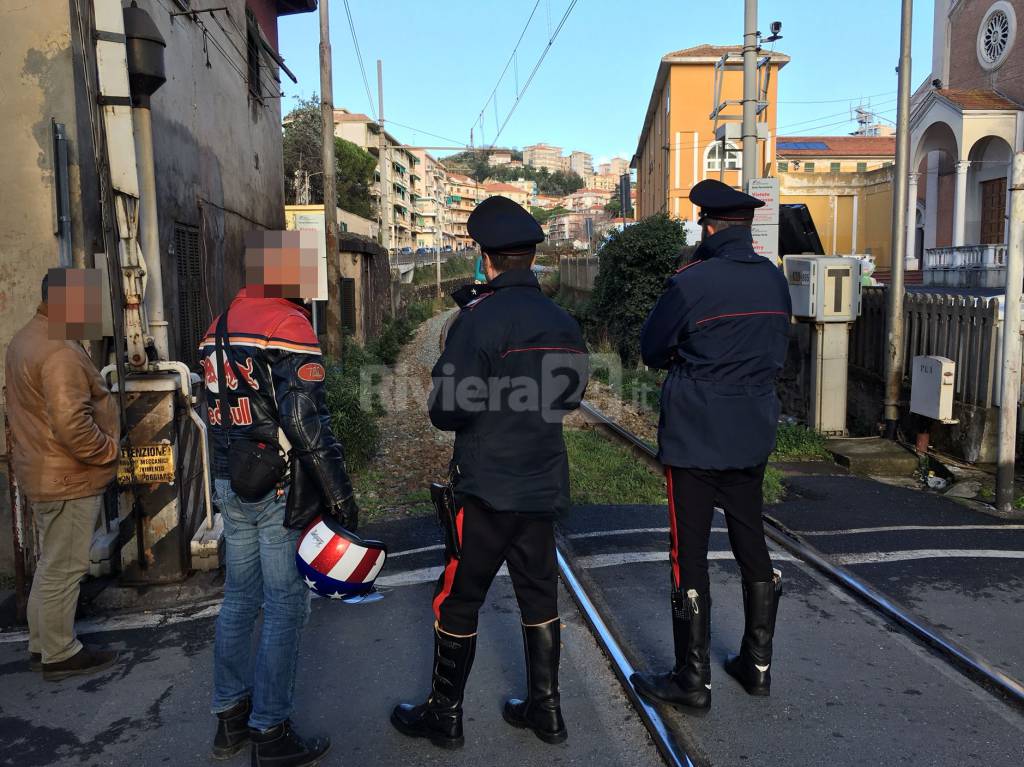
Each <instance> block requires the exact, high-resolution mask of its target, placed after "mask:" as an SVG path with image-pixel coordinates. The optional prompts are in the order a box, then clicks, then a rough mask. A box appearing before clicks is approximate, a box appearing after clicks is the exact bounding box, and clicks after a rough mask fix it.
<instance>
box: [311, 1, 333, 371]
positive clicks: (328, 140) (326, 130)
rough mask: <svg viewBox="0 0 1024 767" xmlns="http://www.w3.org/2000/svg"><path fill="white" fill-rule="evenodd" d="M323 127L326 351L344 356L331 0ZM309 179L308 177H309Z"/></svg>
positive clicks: (323, 64)
mask: <svg viewBox="0 0 1024 767" xmlns="http://www.w3.org/2000/svg"><path fill="white" fill-rule="evenodd" d="M320 131H321V134H322V135H321V138H322V139H323V150H322V159H323V166H324V248H325V250H326V252H327V320H326V322H327V333H326V336H327V344H326V351H327V354H328V355H330V356H331V357H334V359H336V360H337V359H341V341H342V338H341V264H340V262H339V261H338V213H337V211H338V189H337V185H336V181H335V163H334V82H333V77H332V71H331V24H330V11H329V10H328V0H320ZM307 183H308V181H307Z"/></svg>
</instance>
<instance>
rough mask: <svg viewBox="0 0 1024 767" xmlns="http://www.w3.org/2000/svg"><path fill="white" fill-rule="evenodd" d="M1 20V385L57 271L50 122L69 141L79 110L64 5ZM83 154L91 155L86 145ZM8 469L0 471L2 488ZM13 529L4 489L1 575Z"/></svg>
mask: <svg viewBox="0 0 1024 767" xmlns="http://www.w3.org/2000/svg"><path fill="white" fill-rule="evenodd" d="M0 22H2V23H0V103H2V104H3V110H4V117H5V119H4V138H3V141H0V179H2V180H3V188H4V190H5V193H4V194H3V199H4V204H3V205H0V379H4V376H5V375H6V373H5V368H4V356H5V354H6V350H7V345H8V344H9V343H10V340H11V337H12V336H13V335H14V334H15V333H16V332H17V331H18V330H19V329H20V328H21V327H22V325H24V324H25V323H26V322H27V321H28V320H29V319H30V318H31V317H32V315H33V314H34V312H35V307H36V305H37V304H38V303H39V283H40V280H41V279H42V278H43V275H45V274H46V270H47V269H48V268H50V267H53V266H57V265H58V257H57V238H56V237H55V235H54V225H55V221H56V204H55V201H54V165H53V149H52V146H53V144H52V133H51V126H50V121H51V119H54V120H56V121H57V122H61V123H64V124H65V125H66V126H67V129H68V132H69V133H70V134H71V135H72V136H73V135H74V134H75V132H76V127H75V126H76V114H77V104H76V97H75V90H74V77H73V72H74V63H73V57H72V47H73V46H72V40H73V36H72V26H71V16H70V14H69V12H68V4H67V0H38V2H34V3H23V4H21V6H20V7H11V8H5V9H4V10H3V12H2V13H0ZM69 143H70V146H69V154H70V158H69V164H70V165H71V172H70V178H71V191H72V198H71V207H72V232H73V236H74V240H73V249H74V252H73V257H74V259H75V261H76V263H78V264H79V265H85V263H86V262H85V253H86V251H87V249H86V246H85V243H86V242H88V241H89V240H88V239H87V237H88V234H87V231H86V229H85V228H84V227H83V220H82V208H81V199H80V195H79V194H78V189H79V186H80V185H79V183H78V180H79V176H80V173H79V168H78V160H79V155H80V152H81V151H82V147H80V145H79V142H78V141H75V140H72V141H71V142H69ZM85 150H86V151H91V149H89V147H88V146H86V147H85ZM90 164H91V163H90ZM14 190H17V192H16V193H14ZM90 252H91V251H90ZM3 439H4V437H3V433H2V432H0V449H2V450H3V451H4V452H6V450H7V446H6V445H4V444H3ZM5 470H6V469H5V466H3V465H0V479H2V480H3V482H4V487H5V488H6V475H4V474H3V472H4V471H5ZM10 529H11V523H10V508H9V503H8V494H7V492H6V490H4V492H2V493H0V530H3V531H4V532H3V533H0V572H10V570H11V567H12V563H13V560H12V553H11V541H10V535H9V534H8V533H9V531H10Z"/></svg>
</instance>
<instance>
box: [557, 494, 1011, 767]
mask: <svg viewBox="0 0 1024 767" xmlns="http://www.w3.org/2000/svg"><path fill="white" fill-rule="evenodd" d="M666 515H667V511H666V509H665V507H662V506H641V507H577V508H574V509H573V511H572V513H571V514H570V516H569V517H568V518H567V519H566V520H563V522H562V524H561V526H560V529H561V540H562V546H563V549H564V550H565V551H567V552H569V555H570V556H571V558H572V559H573V560H574V561H575V563H576V565H577V572H580V573H581V579H582V580H584V582H585V584H586V586H587V590H588V593H589V594H590V596H591V598H592V599H594V601H595V602H596V603H597V604H598V607H599V609H600V610H601V611H602V613H603V614H604V616H605V619H606V621H607V622H608V623H609V625H610V627H611V629H612V631H613V632H614V633H615V634H616V636H617V637H618V639H619V640H620V642H621V644H622V645H623V647H624V649H625V651H626V653H627V655H628V656H629V657H630V659H631V660H632V662H633V665H635V666H636V667H637V668H639V669H657V670H661V669H664V668H666V667H668V666H670V665H671V663H672V649H671V647H672V642H671V633H670V626H669V569H668V556H667V544H668V532H667V516H666ZM772 556H773V559H774V561H775V563H776V565H777V566H778V567H779V568H780V569H781V570H782V572H783V579H784V580H783V586H784V593H783V598H782V602H781V605H780V608H779V618H778V625H777V631H776V638H775V656H774V659H773V664H772V696H771V697H770V698H768V699H760V698H751V697H750V696H748V695H746V693H745V692H744V691H743V690H742V688H741V687H740V686H739V685H738V684H737V683H735V682H734V681H733V680H732V679H731V678H730V677H729V676H728V675H726V674H725V672H724V670H723V669H722V665H721V664H722V662H723V661H724V659H725V657H726V655H727V654H728V653H732V652H735V651H736V649H737V648H738V645H739V640H740V636H741V634H742V630H743V608H742V598H741V589H740V582H739V578H738V571H737V568H736V565H735V563H734V562H733V560H732V555H731V552H730V551H729V544H728V537H727V533H726V530H725V526H724V520H723V519H722V518H721V516H720V515H719V516H718V517H717V518H716V522H715V528H714V530H713V532H712V536H711V546H710V568H711V582H712V586H711V595H712V613H711V616H712V617H711V633H712V638H711V652H712V685H713V693H712V709H711V712H710V714H709V715H708V716H707V717H704V718H701V719H693V718H690V717H687V716H685V715H683V714H679V713H676V712H675V711H674V710H673V709H671V708H670V707H665V708H664V709H663V710H664V714H665V717H666V720H667V722H668V723H669V725H670V727H671V728H672V731H673V732H674V734H675V735H676V737H677V739H678V740H679V741H681V742H683V743H685V744H686V746H687V750H688V752H689V753H691V754H694V755H695V758H696V761H697V762H698V763H700V762H703V763H707V764H713V765H739V764H786V765H821V764H828V765H830V766H831V767H843V766H844V765H851V766H852V765H864V764H913V765H954V764H978V765H981V764H984V765H1006V766H1007V767H1009V766H1010V765H1014V766H1019V765H1020V764H1021V755H1022V754H1024V717H1022V716H1021V713H1020V710H1019V709H1017V708H1014V707H1013V706H1011V705H1009V704H1007V703H1006V702H1004V701H1003V700H1001V699H999V698H997V697H996V696H994V695H992V694H991V693H990V692H988V691H986V690H983V689H982V688H981V687H979V686H978V685H977V684H975V683H974V682H973V681H971V680H970V679H968V678H967V677H966V676H964V675H963V674H962V673H960V672H959V671H958V670H956V669H954V668H953V667H951V666H950V665H949V664H948V663H947V662H946V661H944V660H943V659H941V658H940V657H939V656H937V655H936V654H934V653H933V652H932V651H931V650H930V649H928V648H926V647H924V646H923V645H921V644H919V643H918V642H916V641H914V640H913V639H911V638H909V637H908V636H906V635H905V634H904V633H903V632H902V631H900V630H899V629H898V628H896V627H895V626H893V625H891V624H889V623H888V622H887V621H885V620H883V619H882V618H880V617H879V616H878V614H877V613H875V612H873V611H872V610H870V609H868V608H867V607H865V606H863V605H862V604H861V603H859V602H857V601H855V600H854V599H853V598H852V597H850V596H849V595H848V594H847V593H846V592H844V591H842V590H840V589H839V588H838V587H836V586H835V585H833V584H832V583H831V582H830V581H828V580H826V579H824V578H823V577H822V576H820V575H819V574H818V573H817V572H816V571H814V570H813V569H811V568H810V567H809V566H807V565H805V564H803V563H801V562H799V561H796V559H795V558H794V557H793V556H792V555H790V554H789V553H787V552H784V551H781V550H778V549H773V551H772ZM1018 636H1019V634H1018Z"/></svg>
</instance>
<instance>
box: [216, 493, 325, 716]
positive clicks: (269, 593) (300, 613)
mask: <svg viewBox="0 0 1024 767" xmlns="http://www.w3.org/2000/svg"><path fill="white" fill-rule="evenodd" d="M216 489H217V502H218V506H219V507H220V511H221V515H222V517H223V519H224V542H225V546H226V552H225V557H224V560H225V568H226V571H227V573H226V577H225V581H224V603H223V605H222V606H221V609H220V615H219V617H218V618H217V639H216V642H215V644H214V654H213V705H212V707H211V710H212V711H213V713H215V714H216V713H219V712H221V711H227V710H228V709H229V708H231V707H232V706H234V705H235V704H236V703H238V702H239V701H241V700H243V699H245V698H248V697H251V698H252V716H250V718H249V726H250V727H252V728H254V729H257V730H268V729H270V728H271V727H273V726H274V725H276V724H278V723H280V722H283V721H284V720H285V719H288V717H289V716H291V713H292V698H293V697H294V693H295V667H296V664H297V661H298V654H299V635H300V634H301V632H302V628H303V626H304V625H305V624H306V620H307V618H308V617H309V599H310V592H309V589H308V588H307V587H306V584H305V583H304V582H303V579H302V576H301V575H299V571H298V568H296V566H295V551H296V548H297V547H298V540H299V536H300V535H301V531H299V530H289V529H286V528H285V527H284V526H283V525H282V522H283V521H284V509H285V496H281V497H278V496H276V495H275V494H271V495H270V496H268V497H267V498H264V499H263V500H262V501H258V502H256V503H246V502H245V501H243V500H242V499H240V498H239V497H238V496H236V495H235V494H234V492H232V490H231V483H230V482H229V481H228V480H224V479H218V480H217V482H216ZM261 607H262V608H263V629H262V631H261V632H260V639H259V645H258V647H257V649H256V658H255V661H254V660H253V629H254V628H255V627H256V618H257V617H258V616H259V612H260V608H261Z"/></svg>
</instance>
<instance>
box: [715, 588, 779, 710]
mask: <svg viewBox="0 0 1024 767" xmlns="http://www.w3.org/2000/svg"><path fill="white" fill-rule="evenodd" d="M781 596H782V573H781V572H779V571H778V570H775V571H774V574H773V577H772V580H770V581H759V582H756V583H747V582H744V583H743V614H744V618H745V626H744V629H743V641H742V642H741V643H740V654H739V655H733V656H731V657H730V658H729V659H728V660H727V661H726V662H725V670H726V671H727V672H728V673H729V675H730V676H732V677H735V678H736V680H738V681H739V683H740V684H742V685H743V689H745V690H746V691H747V692H748V693H749V694H750V695H769V694H770V693H771V686H772V672H771V665H772V637H774V636H775V616H776V615H777V614H778V611H779V598H780V597H781Z"/></svg>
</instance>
